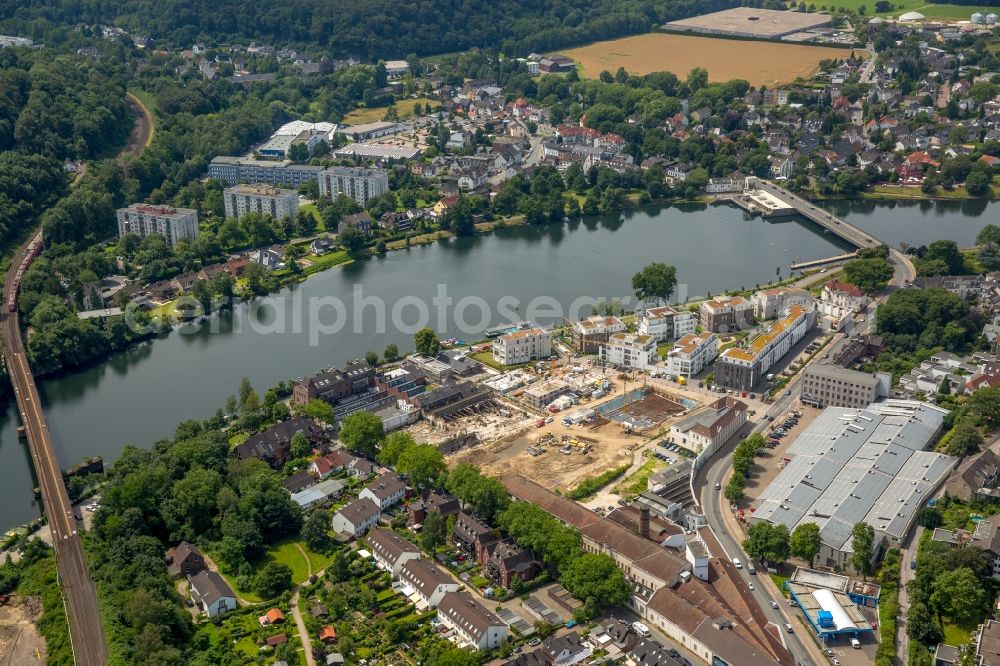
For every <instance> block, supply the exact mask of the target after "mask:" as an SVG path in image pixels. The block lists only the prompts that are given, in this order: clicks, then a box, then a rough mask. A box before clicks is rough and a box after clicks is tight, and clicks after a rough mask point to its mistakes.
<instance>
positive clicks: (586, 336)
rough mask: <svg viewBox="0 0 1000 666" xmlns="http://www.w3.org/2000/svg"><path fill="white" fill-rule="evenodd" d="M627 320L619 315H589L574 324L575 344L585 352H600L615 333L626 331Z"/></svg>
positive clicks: (579, 349)
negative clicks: (624, 320)
mask: <svg viewBox="0 0 1000 666" xmlns="http://www.w3.org/2000/svg"><path fill="white" fill-rule="evenodd" d="M624 332H625V322H623V321H622V320H621V319H619V318H618V317H602V316H596V315H595V316H593V317H587V318H586V319H584V320H582V321H578V322H575V323H574V324H573V331H572V334H573V344H574V346H575V347H576V348H577V350H578V351H580V352H581V353H583V354H599V353H600V351H601V347H602V346H603V345H604V343H606V342H607V341H608V337H609V336H611V335H613V334H614V333H624Z"/></svg>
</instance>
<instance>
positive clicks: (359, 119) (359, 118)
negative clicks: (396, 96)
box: [343, 97, 440, 125]
mask: <svg viewBox="0 0 1000 666" xmlns="http://www.w3.org/2000/svg"><path fill="white" fill-rule="evenodd" d="M417 104H419V105H420V106H421V107H424V108H427V105H428V104H433V105H434V106H440V103H439V102H435V101H434V100H432V99H427V98H426V97H418V98H416V99H410V98H407V99H401V100H398V101H397V102H396V114H397V115H398V116H399V117H400V118H401V119H403V118H409V117H410V116H412V115H413V107H415V106H416V105H417ZM388 108H389V107H387V106H378V107H373V108H371V109H368V108H360V109H354V110H353V111H351V112H350V113H348V114H347V115H346V116H344V120H343V122H344V123H346V124H348V125H361V124H362V123H376V122H378V121H380V120H382V119H383V118H385V112H386V111H387V110H388Z"/></svg>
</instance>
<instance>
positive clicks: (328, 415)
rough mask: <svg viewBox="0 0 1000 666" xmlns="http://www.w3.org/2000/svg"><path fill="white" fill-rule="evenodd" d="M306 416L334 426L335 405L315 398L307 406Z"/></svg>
mask: <svg viewBox="0 0 1000 666" xmlns="http://www.w3.org/2000/svg"><path fill="white" fill-rule="evenodd" d="M305 411H306V416H309V417H310V418H314V419H316V420H317V421H322V422H323V423H326V424H329V425H333V422H334V420H335V419H334V416H333V405H331V404H330V403H328V402H326V401H325V400H320V399H319V398H313V399H312V400H310V401H309V402H308V403H307V404H306V410H305Z"/></svg>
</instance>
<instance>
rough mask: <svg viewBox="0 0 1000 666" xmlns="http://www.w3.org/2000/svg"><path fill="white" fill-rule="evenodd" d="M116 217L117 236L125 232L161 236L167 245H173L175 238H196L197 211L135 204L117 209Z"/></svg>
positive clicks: (141, 235)
mask: <svg viewBox="0 0 1000 666" xmlns="http://www.w3.org/2000/svg"><path fill="white" fill-rule="evenodd" d="M117 217H118V237H119V238H121V237H122V236H124V235H125V234H136V235H137V236H139V237H141V238H145V237H146V236H163V238H164V240H166V241H167V244H168V245H170V246H171V247H176V246H177V243H178V242H179V241H182V240H187V241H193V240H195V239H196V238H198V211H196V210H193V209H191V208H173V207H172V206H152V205H150V204H139V203H137V204H132V205H131V206H129V207H127V208H119V209H118V212H117Z"/></svg>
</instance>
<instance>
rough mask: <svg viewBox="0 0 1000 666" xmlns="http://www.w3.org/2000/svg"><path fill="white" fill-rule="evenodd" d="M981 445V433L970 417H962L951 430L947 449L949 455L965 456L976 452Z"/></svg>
mask: <svg viewBox="0 0 1000 666" xmlns="http://www.w3.org/2000/svg"><path fill="white" fill-rule="evenodd" d="M982 445H983V435H982V433H981V432H979V428H977V427H976V425H975V423H973V421H972V419H971V418H968V417H966V418H962V420H960V421H959V422H958V423H957V424H956V425H955V428H954V430H952V432H951V436H950V437H949V438H948V445H947V450H948V454H949V455H953V456H967V455H972V454H973V453H978V452H979V449H980V448H981V447H982Z"/></svg>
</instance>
